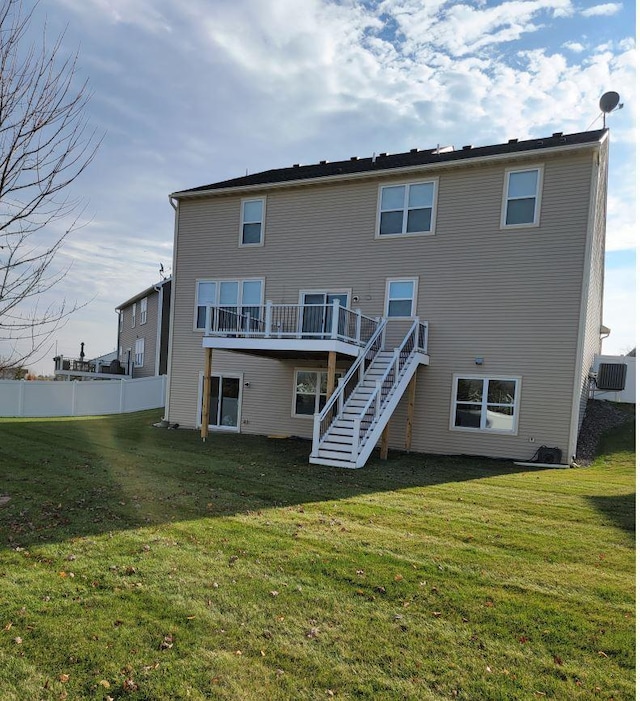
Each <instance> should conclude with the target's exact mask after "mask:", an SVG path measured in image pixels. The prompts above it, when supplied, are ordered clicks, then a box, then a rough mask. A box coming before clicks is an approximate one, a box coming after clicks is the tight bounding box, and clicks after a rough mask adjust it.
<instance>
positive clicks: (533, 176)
mask: <svg viewBox="0 0 640 701" xmlns="http://www.w3.org/2000/svg"><path fill="white" fill-rule="evenodd" d="M541 186H542V168H531V169H528V170H508V171H507V172H506V173H505V183H504V204H503V209H502V225H503V226H538V224H539V220H540V192H541V189H542V188H541Z"/></svg>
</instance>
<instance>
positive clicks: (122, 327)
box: [118, 309, 124, 333]
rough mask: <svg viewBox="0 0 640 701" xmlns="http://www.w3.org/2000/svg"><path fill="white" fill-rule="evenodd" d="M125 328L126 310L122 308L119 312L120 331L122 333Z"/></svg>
mask: <svg viewBox="0 0 640 701" xmlns="http://www.w3.org/2000/svg"><path fill="white" fill-rule="evenodd" d="M123 330H124V310H122V309H121V310H120V313H119V314H118V331H119V332H120V333H122V331H123Z"/></svg>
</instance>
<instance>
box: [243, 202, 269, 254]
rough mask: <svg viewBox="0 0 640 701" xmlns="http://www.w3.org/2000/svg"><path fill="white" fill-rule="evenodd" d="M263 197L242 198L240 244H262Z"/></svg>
mask: <svg viewBox="0 0 640 701" xmlns="http://www.w3.org/2000/svg"><path fill="white" fill-rule="evenodd" d="M264 209H265V199H264V197H260V198H258V199H255V200H242V220H241V222H240V245H241V246H262V243H263V236H264Z"/></svg>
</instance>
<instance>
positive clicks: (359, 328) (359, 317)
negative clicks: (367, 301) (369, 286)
mask: <svg viewBox="0 0 640 701" xmlns="http://www.w3.org/2000/svg"><path fill="white" fill-rule="evenodd" d="M361 334H362V309H356V343H357V344H358V345H360V336H361ZM365 345H366V344H365Z"/></svg>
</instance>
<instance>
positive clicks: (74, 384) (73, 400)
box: [71, 380, 78, 416]
mask: <svg viewBox="0 0 640 701" xmlns="http://www.w3.org/2000/svg"><path fill="white" fill-rule="evenodd" d="M77 386H78V380H74V381H73V382H72V383H71V416H75V415H76V388H77Z"/></svg>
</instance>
